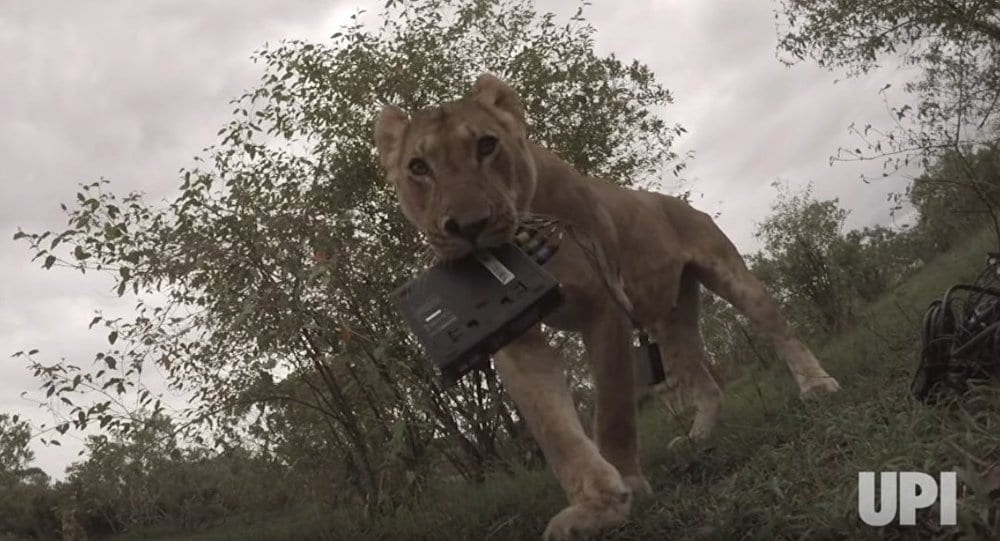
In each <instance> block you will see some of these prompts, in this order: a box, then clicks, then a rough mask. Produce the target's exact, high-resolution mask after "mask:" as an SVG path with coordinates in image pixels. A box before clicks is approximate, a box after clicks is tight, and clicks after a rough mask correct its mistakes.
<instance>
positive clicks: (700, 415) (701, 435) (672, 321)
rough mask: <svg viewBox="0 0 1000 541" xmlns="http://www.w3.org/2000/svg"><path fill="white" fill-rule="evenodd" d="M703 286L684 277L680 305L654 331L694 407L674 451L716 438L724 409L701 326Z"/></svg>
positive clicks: (667, 365) (669, 367) (673, 445)
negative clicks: (701, 294)
mask: <svg viewBox="0 0 1000 541" xmlns="http://www.w3.org/2000/svg"><path fill="white" fill-rule="evenodd" d="M699 290H700V286H699V284H698V282H697V281H696V280H695V279H694V276H693V275H692V274H691V273H690V271H685V272H684V274H683V275H682V276H681V281H680V290H679V292H678V296H677V304H676V306H675V308H674V309H673V311H672V312H671V313H670V315H669V316H667V317H666V318H665V319H664V320H663V321H661V322H659V323H657V324H656V325H653V327H652V331H653V334H654V337H655V338H656V341H657V342H658V343H659V345H660V353H661V355H662V357H663V364H664V365H665V366H664V369H665V370H666V371H668V372H671V373H675V374H676V375H677V377H678V379H679V381H680V385H679V389H686V390H688V392H690V394H691V399H692V402H693V403H694V408H695V414H694V421H693V422H692V424H691V428H690V430H689V431H688V434H687V437H683V436H680V437H677V438H674V440H673V441H671V442H670V448H671V449H676V448H677V447H678V446H679V445H682V444H685V443H688V442H693V443H700V442H703V441H705V440H707V439H708V438H709V436H711V435H712V431H713V430H714V429H715V425H716V424H718V421H719V412H720V410H721V409H722V389H720V388H719V384H718V383H717V382H716V381H715V378H714V377H712V373H711V372H709V370H708V365H707V363H708V356H707V355H706V353H705V346H704V344H703V343H702V340H701V332H700V330H699V326H698V304H699V295H700V291H699Z"/></svg>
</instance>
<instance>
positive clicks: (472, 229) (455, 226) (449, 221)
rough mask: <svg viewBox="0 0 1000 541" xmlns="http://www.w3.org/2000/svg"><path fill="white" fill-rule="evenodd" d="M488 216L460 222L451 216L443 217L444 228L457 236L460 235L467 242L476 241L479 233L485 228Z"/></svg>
mask: <svg viewBox="0 0 1000 541" xmlns="http://www.w3.org/2000/svg"><path fill="white" fill-rule="evenodd" d="M488 223H489V218H481V219H478V220H472V221H468V222H462V221H459V220H456V219H455V218H452V217H447V218H445V219H444V230H445V231H447V232H448V233H450V234H452V235H455V236H457V237H462V238H463V239H465V240H467V241H469V242H476V238H478V237H479V234H480V233H482V232H483V230H484V229H486V225H487V224H488Z"/></svg>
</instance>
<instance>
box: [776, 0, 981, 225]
mask: <svg viewBox="0 0 1000 541" xmlns="http://www.w3.org/2000/svg"><path fill="white" fill-rule="evenodd" d="M777 17H778V18H779V20H780V21H782V22H781V24H780V26H779V49H780V50H781V51H783V52H785V53H788V54H790V55H791V60H790V61H801V60H804V59H806V58H809V59H812V60H814V61H816V62H817V63H818V64H819V65H820V66H823V67H826V68H829V69H843V70H845V71H846V72H847V73H848V74H849V75H856V74H860V73H867V72H869V71H871V70H873V69H875V68H877V67H879V66H881V65H882V63H883V62H885V61H886V60H895V61H897V62H900V63H902V65H904V66H906V67H909V68H913V72H914V73H916V74H917V75H916V76H915V77H914V78H913V79H912V80H910V81H908V82H907V83H906V87H905V90H906V92H907V93H908V94H909V95H910V96H911V97H912V98H913V101H912V105H911V104H910V103H907V104H903V105H897V106H892V107H891V112H892V118H891V120H892V125H891V127H889V128H888V129H880V128H876V127H874V126H873V125H872V124H870V123H869V124H865V125H864V126H863V127H860V128H859V127H856V126H855V125H854V124H852V127H851V131H852V132H853V133H854V134H856V135H857V136H858V137H859V139H860V145H859V146H858V148H853V149H852V148H841V149H840V151H838V154H837V156H836V158H835V159H844V160H870V159H882V160H883V173H882V175H883V176H888V175H889V174H890V173H891V172H893V171H895V170H898V169H900V168H903V167H906V166H909V165H911V162H913V163H914V164H916V163H919V164H920V165H921V166H922V167H923V169H925V170H927V169H930V168H931V166H932V164H933V163H934V162H935V161H937V160H938V159H939V158H942V157H944V156H945V155H946V154H947V155H948V156H950V157H949V158H948V159H949V161H951V162H952V163H953V164H954V165H955V166H957V167H955V168H953V170H954V171H955V172H957V173H960V174H959V175H958V176H956V177H953V178H952V179H951V181H952V182H953V184H952V186H951V187H950V188H949V187H945V186H943V185H941V186H940V187H941V188H942V189H945V190H948V189H955V188H956V187H957V188H958V189H960V190H962V191H968V192H970V193H971V194H973V195H974V196H975V197H977V198H978V199H979V200H980V202H981V205H982V206H983V207H984V208H985V209H986V214H987V216H988V217H989V218H990V221H991V223H992V225H993V227H994V230H995V232H996V234H997V237H998V241H1000V214H998V212H997V209H998V205H1000V199H997V194H996V192H991V191H989V190H987V189H984V185H983V184H982V182H981V180H980V179H979V178H977V175H976V173H975V170H974V164H973V163H972V161H973V160H972V159H971V158H970V157H971V156H972V155H974V154H975V153H976V151H978V150H979V149H981V148H984V147H992V148H996V146H997V143H998V138H1000V129H998V127H1000V118H998V112H997V108H998V107H1000V2H997V0H920V1H917V0H890V1H888V2H886V1H875V0H860V1H851V2H847V1H843V0H821V1H815V2H814V1H806V0H782V1H781V2H780V8H779V13H778V15H777ZM887 87H888V85H887ZM903 197H904V195H903V194H899V195H897V197H896V201H897V204H898V203H899V202H900V201H901V200H902V199H903Z"/></svg>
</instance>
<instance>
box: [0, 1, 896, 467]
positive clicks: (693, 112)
mask: <svg viewBox="0 0 1000 541" xmlns="http://www.w3.org/2000/svg"><path fill="white" fill-rule="evenodd" d="M565 4H568V3H565ZM593 4H594V5H593V6H592V7H591V8H590V11H589V20H590V21H591V22H592V23H593V24H594V26H595V27H596V28H597V36H596V43H597V48H598V49H599V52H601V53H610V52H614V53H615V54H617V55H618V56H619V57H621V58H624V59H633V58H635V59H638V60H639V61H641V62H643V63H645V64H647V65H649V66H650V67H651V68H652V69H653V71H654V72H655V73H656V75H657V77H658V79H659V81H660V82H661V83H663V84H664V85H665V86H666V87H667V88H669V89H670V90H671V91H672V92H673V95H674V99H675V104H674V105H673V106H672V107H671V108H670V109H669V110H668V112H667V114H668V116H669V120H670V121H672V122H680V123H681V124H682V125H684V126H685V127H686V128H687V129H688V132H689V133H688V134H687V135H686V136H685V138H684V139H683V140H682V141H680V146H679V147H678V149H679V150H681V151H687V150H694V151H695V152H696V153H697V156H696V158H695V159H694V160H693V161H692V162H690V164H689V169H688V170H687V172H686V174H687V176H688V177H689V178H691V179H693V183H692V184H691V187H692V188H693V189H695V190H696V191H698V192H701V193H702V194H703V197H701V198H698V199H696V200H695V201H694V203H695V205H696V206H698V207H700V208H702V209H703V210H706V211H710V212H713V213H715V212H720V213H721V217H720V218H719V221H720V223H721V225H722V227H723V229H724V230H725V231H726V232H727V233H729V234H730V236H731V237H732V238H733V240H734V241H735V242H736V244H737V245H738V246H739V247H740V249H741V250H742V251H744V252H747V251H750V250H752V249H754V248H755V246H756V245H755V244H754V242H753V237H752V232H753V230H754V226H755V222H756V221H759V220H761V219H762V218H764V217H765V216H766V215H767V213H768V207H769V205H770V204H771V202H772V200H773V198H774V195H775V191H774V189H773V188H771V186H770V184H771V183H772V182H773V181H775V180H782V181H787V182H789V183H790V184H792V185H793V186H799V185H804V184H805V183H807V182H810V181H811V182H813V183H814V185H815V193H816V195H817V196H819V197H824V198H827V197H839V198H840V200H841V203H842V204H843V205H844V206H845V207H846V208H848V209H850V210H851V217H850V219H849V225H850V226H851V227H858V226H862V225H870V224H874V223H888V222H889V214H888V206H887V204H886V194H887V192H888V191H890V190H899V189H900V188H901V187H902V186H903V185H904V182H905V181H904V179H895V180H892V181H889V182H884V181H883V182H881V183H879V184H874V185H866V184H863V183H861V182H860V181H859V180H858V175H859V174H860V173H862V172H864V171H868V172H870V173H875V172H877V171H878V168H879V166H878V164H873V163H870V164H838V165H834V166H833V167H830V165H829V163H828V158H829V156H830V155H831V154H832V153H834V152H835V151H836V149H837V147H838V146H839V145H842V144H844V145H846V144H850V136H849V135H848V133H847V131H846V129H847V126H848V124H850V123H851V122H852V121H857V122H859V123H863V122H865V121H877V122H881V121H883V120H885V119H886V118H887V117H886V113H885V107H884V105H883V103H882V101H881V98H880V96H879V94H878V92H877V91H878V89H879V88H881V87H882V86H883V85H884V84H885V83H887V82H898V81H897V79H898V78H899V74H897V73H894V72H887V71H883V72H880V73H877V74H875V75H873V76H870V77H867V78H865V79H860V80H843V81H841V82H839V83H838V84H834V81H835V79H837V78H838V77H839V75H837V74H831V73H828V72H824V71H821V70H819V69H818V68H816V67H814V66H812V65H806V64H803V65H798V66H795V67H793V68H790V69H789V68H786V67H785V66H783V65H782V64H780V63H779V62H778V60H777V59H776V58H775V44H776V36H775V30H774V13H773V9H774V6H773V4H772V3H771V2H767V1H755V2H748V1H746V0H702V1H684V0H649V1H633V2H628V3H625V2H621V1H609V0H594V1H593ZM538 5H539V7H540V8H542V9H549V10H555V11H556V12H557V13H560V10H564V11H565V10H569V9H570V8H569V6H567V5H564V3H563V2H557V1H554V0H548V1H541V2H539V4H538ZM359 7H370V8H372V9H371V11H373V12H377V11H378V8H380V7H381V2H374V3H373V2H347V1H343V0H334V1H320V0H254V1H252V2H241V1H236V0H231V1H223V0H169V1H168V0H162V1H153V0H146V1H142V2H136V1H133V0H100V1H97V0H90V1H82V0H73V1H70V0H64V1H62V2H30V1H25V2H11V1H7V2H4V3H3V5H2V7H0V63H2V65H3V69H2V70H0V412H16V413H21V414H22V415H25V416H27V417H29V418H31V419H32V420H33V421H35V422H45V421H46V420H48V416H47V414H46V413H45V412H44V411H42V410H40V409H38V408H37V407H36V406H34V405H32V404H31V403H29V402H26V401H25V400H24V399H22V398H21V397H20V393H21V392H22V391H25V390H33V389H36V388H37V382H35V381H33V380H32V379H31V377H30V374H29V373H28V372H27V370H26V369H25V367H24V363H23V362H22V361H20V360H16V359H11V358H9V357H8V356H9V355H10V354H11V353H13V352H15V351H17V350H22V349H24V350H27V349H30V348H39V349H40V350H41V353H40V356H39V359H40V360H43V361H48V362H51V361H53V360H57V359H59V358H61V357H65V358H67V359H72V360H74V361H78V362H82V363H87V362H89V360H90V359H92V358H93V354H94V352H96V351H98V350H99V349H101V348H102V347H103V345H104V344H105V343H106V342H105V336H104V334H103V333H100V332H88V331H87V323H89V321H90V318H91V316H92V315H93V312H94V310H95V309H101V310H103V311H104V312H105V313H107V314H109V315H128V310H129V307H130V304H129V303H126V302H122V301H119V300H118V299H117V298H116V297H115V296H114V294H113V293H112V292H111V291H110V282H106V281H102V280H100V279H95V277H94V276H90V275H86V276H81V275H80V274H79V273H71V272H67V271H65V270H53V271H42V270H40V269H39V268H38V267H39V265H38V263H33V264H32V263H29V262H28V258H29V257H28V251H27V250H26V247H25V245H24V244H23V243H20V242H18V243H15V242H13V241H11V240H10V239H11V237H12V236H13V234H14V232H15V231H16V230H17V228H18V227H22V228H24V229H26V230H34V231H40V230H45V229H52V228H58V227H60V226H63V225H64V222H65V219H64V217H63V215H62V214H61V211H60V209H59V203H60V202H66V203H70V202H72V200H73V198H74V194H75V193H76V191H77V185H78V184H79V183H81V182H89V181H92V180H96V179H98V178H100V177H104V178H107V179H109V180H111V182H112V188H113V189H114V190H117V191H121V192H124V191H128V190H132V189H141V190H144V191H146V192H147V193H149V194H152V195H153V196H154V197H165V196H167V195H169V194H170V193H171V192H172V190H174V189H175V188H176V186H177V174H176V173H177V170H178V169H179V168H181V167H185V166H188V165H191V159H192V157H193V156H195V155H196V154H198V153H199V152H200V151H201V149H203V148H205V147H207V146H209V145H211V144H212V143H214V142H215V132H216V131H217V130H218V128H219V127H221V125H222V124H223V123H224V122H226V120H227V119H228V115H229V112H230V110H231V107H230V106H229V105H228V101H229V100H230V99H231V98H233V97H235V96H237V95H239V94H240V93H241V92H242V91H243V90H244V89H246V88H248V87H250V86H251V85H253V84H254V82H255V81H256V79H257V78H258V76H259V75H260V71H259V69H258V67H257V66H256V65H254V64H253V63H252V62H250V60H249V56H250V55H251V53H252V52H253V51H254V50H255V49H257V48H258V47H260V46H261V45H263V44H264V43H265V42H275V41H277V40H280V39H282V38H305V39H313V40H322V39H324V38H325V36H328V35H329V34H331V33H333V32H335V31H336V29H337V28H338V27H339V26H340V25H341V24H342V23H343V22H344V21H345V20H346V18H347V16H348V15H350V13H352V12H353V11H354V10H356V9H358V8H359ZM899 86H901V85H896V87H899ZM79 449H80V444H79V442H75V441H73V440H70V439H64V441H63V446H62V447H48V448H46V447H42V446H40V445H36V446H35V450H36V452H37V465H39V466H40V467H42V468H43V469H45V470H46V471H48V472H49V473H50V474H53V475H56V476H61V474H62V470H63V468H64V467H65V466H66V465H67V464H69V462H71V461H72V460H74V459H75V456H76V453H77V451H79Z"/></svg>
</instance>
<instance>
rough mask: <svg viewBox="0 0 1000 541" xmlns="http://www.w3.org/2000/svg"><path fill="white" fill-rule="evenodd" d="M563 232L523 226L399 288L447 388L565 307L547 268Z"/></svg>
mask: <svg viewBox="0 0 1000 541" xmlns="http://www.w3.org/2000/svg"><path fill="white" fill-rule="evenodd" d="M560 239H561V232H559V231H557V228H556V227H555V226H554V225H552V224H549V227H545V228H537V227H530V226H527V225H526V226H522V227H521V228H520V229H519V230H518V232H517V233H516V234H515V238H514V242H513V243H506V244H503V245H501V246H499V247H496V248H491V249H481V250H476V251H474V252H473V253H471V254H470V255H468V256H467V257H464V258H461V259H459V260H456V261H449V262H447V263H444V262H442V263H438V264H435V265H433V266H431V267H430V268H428V269H426V270H425V271H423V272H422V273H421V274H420V275H419V276H417V277H416V278H413V279H412V280H410V281H409V282H407V283H406V284H404V285H403V286H402V287H400V288H398V289H396V290H395V291H394V292H393V299H394V301H395V302H396V304H397V306H398V308H399V309H400V311H401V312H402V315H403V320H404V321H406V324H407V325H408V326H409V328H410V330H411V332H412V333H413V334H414V336H415V337H416V338H417V341H418V342H419V343H420V345H421V347H422V348H423V350H424V353H425V354H426V355H427V357H428V358H429V359H430V361H431V362H432V363H433V365H434V366H435V367H436V368H437V370H438V372H439V374H440V376H441V379H442V380H443V382H444V384H445V385H452V384H454V383H455V382H457V381H458V380H459V379H460V378H461V377H462V376H464V375H465V374H467V373H468V372H470V371H472V370H475V369H477V368H481V367H482V366H484V365H485V364H486V363H487V362H488V360H489V357H490V355H492V354H493V353H496V352H497V351H498V350H499V349H500V348H502V347H503V346H505V345H507V344H508V343H510V342H511V341H512V340H514V339H515V338H517V337H518V336H520V335H521V334H523V333H524V332H525V331H527V330H528V329H530V328H531V327H532V326H534V325H535V324H537V323H538V322H539V321H541V319H542V318H543V317H545V316H546V315H547V314H549V313H550V312H551V311H552V310H554V309H555V308H556V307H558V306H559V304H560V302H561V300H562V298H561V294H560V292H559V283H558V282H557V281H556V280H555V279H554V278H553V277H552V276H551V275H550V274H549V273H548V272H546V271H545V269H543V268H542V265H544V264H545V262H547V261H548V260H549V259H551V257H552V256H553V255H555V252H556V251H557V250H558V242H559V240H560Z"/></svg>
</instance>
